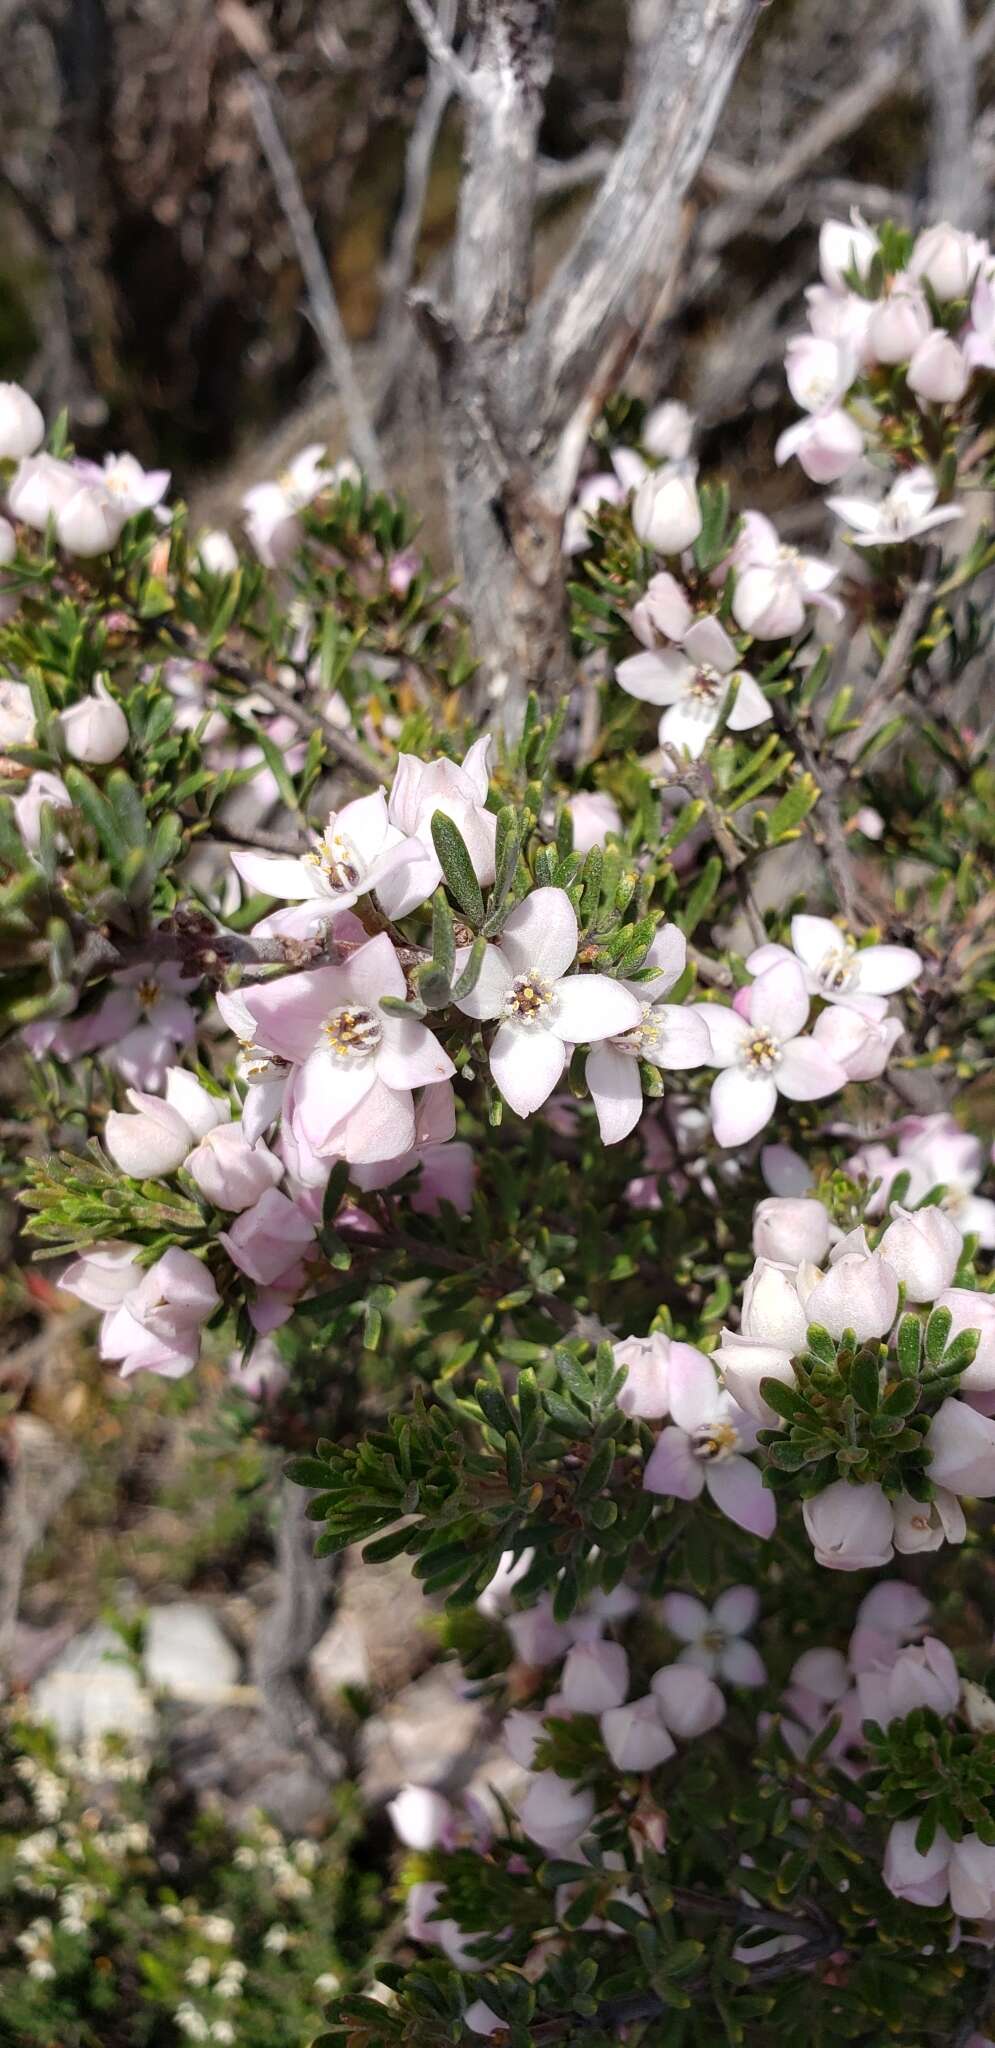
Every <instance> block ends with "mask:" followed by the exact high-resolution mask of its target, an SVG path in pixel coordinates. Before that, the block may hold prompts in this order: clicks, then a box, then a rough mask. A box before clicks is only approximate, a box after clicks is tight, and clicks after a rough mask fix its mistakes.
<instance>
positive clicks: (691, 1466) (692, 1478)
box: [643, 1424, 705, 1500]
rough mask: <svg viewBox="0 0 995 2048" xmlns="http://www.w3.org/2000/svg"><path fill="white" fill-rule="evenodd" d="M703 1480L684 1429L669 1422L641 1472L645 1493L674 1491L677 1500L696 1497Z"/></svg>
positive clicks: (700, 1462) (701, 1467)
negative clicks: (674, 1426) (676, 1427)
mask: <svg viewBox="0 0 995 2048" xmlns="http://www.w3.org/2000/svg"><path fill="white" fill-rule="evenodd" d="M704 1484H705V1468H704V1465H703V1464H702V1461H701V1459H700V1458H696V1457H695V1456H694V1453H693V1452H692V1450H691V1446H690V1444H689V1443H688V1440H687V1437H686V1436H685V1434H684V1431H683V1429H674V1428H672V1427H671V1426H670V1425H669V1424H668V1427H667V1428H666V1429H663V1430H661V1432H660V1435H659V1436H658V1437H657V1440H656V1444H655V1446H654V1448H653V1451H652V1452H651V1454H650V1457H649V1459H648V1461H647V1465H646V1470H645V1472H644V1473H643V1485H644V1487H645V1488H646V1491H647V1493H666V1494H673V1495H674V1496H675V1497H676V1499H677V1500H697V1498H698V1495H699V1493H700V1492H701V1489H702V1487H703V1486H704Z"/></svg>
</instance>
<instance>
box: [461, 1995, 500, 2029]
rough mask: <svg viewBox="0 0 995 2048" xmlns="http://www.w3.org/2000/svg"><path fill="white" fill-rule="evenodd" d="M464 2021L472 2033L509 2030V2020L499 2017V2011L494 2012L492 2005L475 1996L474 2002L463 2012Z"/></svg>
mask: <svg viewBox="0 0 995 2048" xmlns="http://www.w3.org/2000/svg"><path fill="white" fill-rule="evenodd" d="M463 2021H464V2024H465V2025H466V2026H468V2027H469V2029H470V2032H471V2034H503V2033H506V2032H507V2022H506V2021H505V2020H502V2019H499V2018H498V2016H497V2013H496V2012H492V2011H491V2008H490V2006H489V2005H487V2004H485V2002H484V2000H483V1999H482V1998H475V1999H474V2001H473V2004H472V2005H468V2006H467V2009H466V2011H465V2013H464V2014H463Z"/></svg>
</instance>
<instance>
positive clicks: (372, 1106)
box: [336, 1079, 415, 1166]
mask: <svg viewBox="0 0 995 2048" xmlns="http://www.w3.org/2000/svg"><path fill="white" fill-rule="evenodd" d="M336 1136H337V1145H338V1148H339V1149H341V1154H342V1157H343V1159H348V1160H349V1162H350V1164H351V1165H355V1166H373V1165H375V1164H376V1163H377V1161H378V1160H381V1159H399V1158H400V1157H401V1154H402V1153H404V1152H410V1150H411V1147H412V1145H413V1144H414V1142H415V1109H414V1101H413V1099H412V1095H411V1090H410V1089H408V1088H405V1089H400V1090H399V1089H396V1088H388V1087H387V1086H386V1084H385V1082H383V1081H381V1080H379V1079H376V1080H374V1083H373V1086H372V1088H371V1089H370V1090H369V1092H368V1094H366V1095H365V1096H364V1097H363V1100H362V1102H361V1103H360V1105H359V1107H358V1109H354V1110H353V1112H352V1115H351V1116H350V1117H349V1118H348V1119H347V1120H346V1122H345V1123H344V1124H343V1125H342V1127H341V1130H340V1131H339V1132H338V1133H337V1134H336Z"/></svg>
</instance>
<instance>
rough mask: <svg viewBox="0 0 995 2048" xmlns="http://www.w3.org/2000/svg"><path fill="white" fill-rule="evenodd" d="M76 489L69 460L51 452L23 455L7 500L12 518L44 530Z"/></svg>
mask: <svg viewBox="0 0 995 2048" xmlns="http://www.w3.org/2000/svg"><path fill="white" fill-rule="evenodd" d="M78 490H79V474H78V472H77V471H76V470H75V469H74V468H73V466H72V463H71V462H60V461H59V459H58V457H57V456H55V455H26V456H25V457H24V459H23V461H21V462H20V463H19V464H18V466H17V470H16V472H15V474H14V478H13V481H12V483H11V486H10V489H9V491H8V493H7V502H8V504H9V506H10V509H11V512H12V513H13V515H14V518H15V519H19V520H21V522H22V524H23V525H25V526H31V527H33V528H34V530H35V532H37V533H44V531H45V528H46V527H47V525H48V522H49V520H50V519H54V518H55V515H56V513H57V512H59V511H60V510H61V508H62V507H63V506H64V505H67V504H68V503H69V500H70V498H72V497H74V496H75V494H76V492H77V491H78Z"/></svg>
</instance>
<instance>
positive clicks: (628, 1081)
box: [584, 924, 711, 1145]
mask: <svg viewBox="0 0 995 2048" xmlns="http://www.w3.org/2000/svg"><path fill="white" fill-rule="evenodd" d="M686 963H687V940H686V939H685V937H684V934H683V932H681V931H679V930H678V928H677V926H676V925H669V924H668V925H664V926H663V927H662V928H661V930H659V931H658V932H657V933H656V935H655V937H654V939H653V941H652V944H651V945H650V949H649V952H648V953H647V955H646V960H645V963H644V965H645V966H646V967H651V968H653V969H654V970H655V972H654V978H653V980H652V981H625V980H622V981H620V982H619V983H617V984H616V985H617V986H618V987H620V988H624V989H628V991H629V993H630V994H631V995H632V996H634V997H635V999H636V1001H637V1002H638V1003H639V1005H640V1022H639V1023H638V1024H636V1025H635V1026H634V1027H633V1028H632V1029H631V1030H629V1031H625V1032H622V1033H621V1034H620V1035H617V1036H613V1037H611V1038H610V1039H608V1040H607V1041H606V1042H605V1043H603V1044H601V1045H598V1046H596V1047H595V1049H594V1051H593V1052H590V1053H588V1056H587V1063H586V1066H585V1069H584V1073H585V1079H586V1081H587V1085H588V1088H589V1089H590V1092H591V1096H592V1099H593V1102H594V1107H595V1109H596V1111H597V1117H598V1128H599V1130H600V1132H601V1137H602V1141H603V1143H604V1144H606V1145H617V1144H618V1143H619V1141H620V1140H621V1139H622V1138H625V1137H628V1134H629V1132H630V1131H631V1130H634V1128H635V1126H636V1124H637V1123H638V1122H639V1118H640V1116H641V1114H642V1107H643V1082H642V1074H641V1072H640V1062H641V1061H645V1063H646V1065H647V1066H650V1067H655V1068H656V1069H657V1071H658V1072H659V1071H661V1070H662V1071H663V1072H665V1073H670V1072H674V1071H679V1070H680V1071H682V1070H686V1069H687V1068H689V1067H702V1066H705V1065H706V1064H707V1063H708V1061H709V1060H710V1059H711V1040H710V1038H709V1035H708V1031H707V1028H706V1026H705V1025H704V1023H703V1022H702V1019H701V1017H700V1016H699V1015H698V1014H697V1013H696V1011H695V1009H694V1008H693V1007H692V1006H691V1005H688V1006H687V1007H685V1006H684V1005H683V1004H681V1003H668V1002H666V1001H664V998H665V997H666V996H667V994H668V993H669V991H670V990H671V989H672V988H673V987H674V985H675V983H676V982H678V981H679V980H680V977H681V975H682V974H683V972H684V968H685V965H686Z"/></svg>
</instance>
